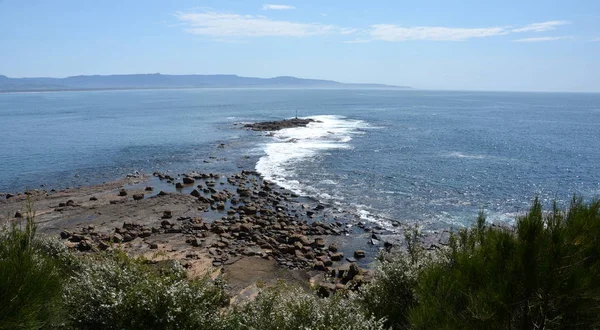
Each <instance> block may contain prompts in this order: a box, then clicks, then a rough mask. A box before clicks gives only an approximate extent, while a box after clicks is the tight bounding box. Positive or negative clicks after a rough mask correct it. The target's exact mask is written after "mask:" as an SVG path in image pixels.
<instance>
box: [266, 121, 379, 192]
mask: <svg viewBox="0 0 600 330" xmlns="http://www.w3.org/2000/svg"><path fill="white" fill-rule="evenodd" d="M306 118H310V119H314V120H315V121H316V122H312V123H310V124H308V125H307V126H306V127H295V128H286V129H282V130H279V131H277V132H274V133H273V134H272V137H271V141H269V142H268V143H266V144H265V145H264V153H265V155H264V156H263V157H261V158H260V159H259V161H258V162H257V164H256V170H257V171H258V172H259V173H261V174H262V175H263V176H264V177H265V179H267V180H270V181H273V182H275V183H277V184H278V185H280V186H282V187H284V188H286V189H289V190H291V191H293V192H295V193H297V194H300V195H309V194H313V193H315V189H314V188H313V187H311V186H310V183H309V182H300V181H298V178H297V174H296V171H295V170H296V168H297V166H298V164H300V163H302V162H305V161H311V160H312V159H314V158H315V157H316V156H318V155H320V154H324V153H326V152H327V151H329V150H335V149H351V148H352V146H351V144H350V141H352V137H353V136H355V135H357V134H363V132H362V131H361V129H363V128H367V127H368V126H369V125H368V124H367V123H366V122H364V121H362V120H353V119H347V118H345V117H343V116H331V115H321V116H312V117H306Z"/></svg>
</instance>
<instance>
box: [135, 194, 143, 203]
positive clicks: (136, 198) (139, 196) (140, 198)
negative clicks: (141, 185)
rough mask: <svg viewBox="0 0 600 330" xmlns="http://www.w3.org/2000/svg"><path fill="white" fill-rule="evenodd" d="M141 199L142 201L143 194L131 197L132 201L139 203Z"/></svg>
mask: <svg viewBox="0 0 600 330" xmlns="http://www.w3.org/2000/svg"><path fill="white" fill-rule="evenodd" d="M142 199H144V194H135V195H133V200H134V201H139V200H142Z"/></svg>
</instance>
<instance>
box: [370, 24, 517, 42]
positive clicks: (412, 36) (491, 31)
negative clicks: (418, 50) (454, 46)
mask: <svg viewBox="0 0 600 330" xmlns="http://www.w3.org/2000/svg"><path fill="white" fill-rule="evenodd" d="M369 33H370V35H371V37H372V38H373V39H375V40H384V41H408V40H435V41H462V40H467V39H471V38H483V37H492V36H499V35H503V34H507V33H508V31H507V30H506V29H505V28H502V27H490V28H451V27H441V26H420V27H401V26H398V25H393V24H377V25H372V26H371V31H370V32H369Z"/></svg>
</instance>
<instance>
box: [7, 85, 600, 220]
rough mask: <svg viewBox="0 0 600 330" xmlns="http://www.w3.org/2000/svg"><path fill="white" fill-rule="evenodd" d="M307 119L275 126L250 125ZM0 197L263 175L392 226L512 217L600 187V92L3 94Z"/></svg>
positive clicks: (593, 193) (565, 202)
mask: <svg viewBox="0 0 600 330" xmlns="http://www.w3.org/2000/svg"><path fill="white" fill-rule="evenodd" d="M296 113H297V114H298V116H299V117H309V118H313V119H315V120H317V121H318V122H315V123H312V124H310V125H309V126H308V127H304V128H292V129H285V130H281V131H278V132H275V133H273V134H267V133H265V132H253V131H248V130H246V129H243V128H242V125H243V123H247V122H255V121H265V120H279V119H284V118H290V117H294V116H295V115H296ZM0 132H2V133H1V137H0V192H16V191H23V190H26V189H52V188H55V189H60V188H65V187H68V186H80V185H89V184H97V183H101V182H104V181H108V180H113V179H117V178H121V177H123V176H125V175H127V174H131V173H136V172H138V173H152V172H153V171H163V172H169V173H174V174H177V173H185V172H189V171H192V170H199V171H203V172H214V173H224V174H231V173H235V172H239V171H240V170H241V169H255V170H257V171H259V172H260V173H261V174H262V175H263V176H264V177H265V178H266V179H268V180H271V181H274V182H277V183H278V184H279V185H281V186H283V187H285V188H288V189H290V190H292V191H294V192H296V193H297V194H299V195H303V196H307V197H310V198H314V199H316V200H319V201H320V202H322V203H325V204H327V205H330V206H331V207H334V208H338V209H340V210H345V211H347V212H351V213H353V214H355V215H356V217H358V218H361V219H363V220H365V221H371V222H376V223H378V224H380V225H382V226H384V227H387V226H391V224H392V222H394V221H400V222H405V223H418V224H420V225H422V226H424V227H425V228H431V229H436V228H446V227H449V226H455V227H462V226H468V225H469V224H471V223H472V222H473V221H474V220H475V219H476V217H477V214H478V212H479V211H484V212H485V213H486V215H487V217H488V220H489V221H492V222H496V221H501V222H507V223H512V222H513V221H514V220H515V218H516V216H517V215H519V214H522V213H523V212H525V211H526V210H527V209H528V207H529V205H530V203H531V200H532V199H533V198H534V197H535V196H536V195H537V196H539V198H540V199H541V200H542V201H543V202H544V203H545V204H548V205H549V204H551V203H552V202H553V201H555V200H556V201H558V202H559V204H562V205H568V202H569V201H570V199H571V198H572V196H573V195H574V194H578V195H582V196H584V197H586V198H591V197H599V196H600V147H599V144H600V94H574V93H573V94H567V93H564V94H561V93H509V92H446V91H419V90H391V89H390V90H335V89H329V90H316V89H315V90H302V89H185V90H128V91H89V92H50V93H7V94H0Z"/></svg>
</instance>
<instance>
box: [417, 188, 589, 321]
mask: <svg viewBox="0 0 600 330" xmlns="http://www.w3.org/2000/svg"><path fill="white" fill-rule="evenodd" d="M599 211H600V202H599V201H594V202H591V203H589V204H585V203H583V202H582V200H581V199H573V202H572V203H571V207H570V209H569V211H568V212H561V211H560V210H558V208H557V207H556V206H555V207H554V209H553V210H552V211H551V212H549V213H547V214H544V213H543V211H542V206H541V204H540V202H539V201H538V200H537V199H536V200H535V201H534V203H533V206H532V207H531V210H530V212H529V213H528V214H527V215H525V216H523V217H521V218H519V219H517V225H516V228H515V231H513V230H510V229H501V228H497V227H489V226H486V225H485V218H484V217H483V216H480V217H479V219H478V222H477V225H476V227H475V228H473V229H471V230H463V231H461V232H460V233H459V234H458V235H456V236H453V238H452V240H451V248H450V249H449V251H448V253H447V254H446V255H445V256H444V259H441V261H437V262H432V263H431V264H429V265H428V266H427V267H425V268H423V270H422V271H421V272H420V274H419V276H418V280H417V286H416V288H415V290H416V296H417V300H418V304H416V305H415V306H414V307H413V308H411V310H410V311H409V320H410V323H411V325H412V327H413V328H414V329H559V328H560V329H593V328H599V327H600V212H599Z"/></svg>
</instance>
